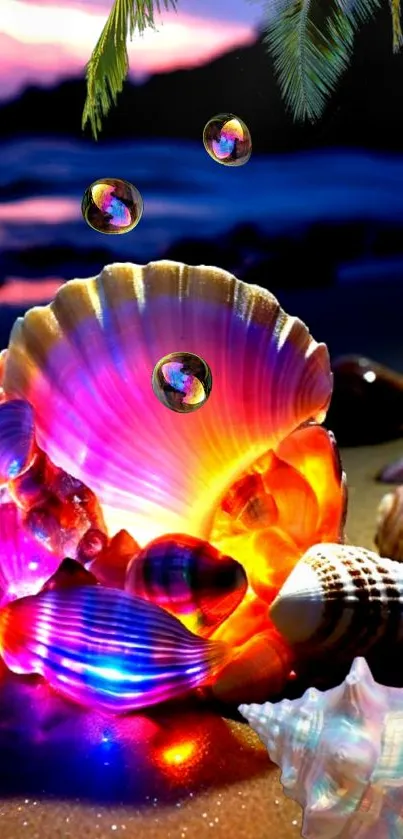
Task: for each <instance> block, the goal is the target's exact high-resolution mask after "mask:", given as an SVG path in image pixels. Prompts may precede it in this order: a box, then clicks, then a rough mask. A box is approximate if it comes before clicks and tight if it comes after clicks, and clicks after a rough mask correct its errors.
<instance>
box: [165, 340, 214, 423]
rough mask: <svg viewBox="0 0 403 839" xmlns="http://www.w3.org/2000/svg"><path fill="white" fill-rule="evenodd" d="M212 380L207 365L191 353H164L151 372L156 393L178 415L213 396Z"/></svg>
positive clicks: (192, 409) (193, 408)
mask: <svg viewBox="0 0 403 839" xmlns="http://www.w3.org/2000/svg"><path fill="white" fill-rule="evenodd" d="M212 383H213V382H212V376H211V370H210V368H209V366H208V364H207V363H206V362H205V361H203V359H202V358H200V357H199V356H198V355H195V354H194V353H190V352H173V353H170V354H169V355H165V356H164V357H163V358H161V359H160V360H159V361H158V363H157V364H156V365H155V367H154V371H153V375H152V387H153V391H154V393H155V395H156V396H157V397H158V399H159V401H160V402H162V404H163V405H165V406H166V407H167V408H170V409H171V411H177V413H178V414H189V413H190V412H191V411H197V409H198V408H201V407H202V405H204V403H205V402H206V401H207V399H208V398H209V396H210V393H211V388H212Z"/></svg>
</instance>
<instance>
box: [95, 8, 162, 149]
mask: <svg viewBox="0 0 403 839" xmlns="http://www.w3.org/2000/svg"><path fill="white" fill-rule="evenodd" d="M162 6H164V7H165V8H166V9H167V8H168V7H169V6H172V7H173V8H175V7H176V0H115V2H114V4H113V7H112V11H111V13H110V15H109V17H108V20H107V21H106V24H105V26H104V28H103V30H102V32H101V36H100V38H99V41H98V43H97V45H96V47H95V49H94V51H93V53H92V55H91V58H90V60H89V62H88V65H87V75H86V78H87V98H86V101H85V105H84V111H83V118H82V126H83V128H84V126H85V125H86V123H87V122H90V124H91V129H92V133H93V136H94V137H95V139H96V138H97V136H98V132H99V131H101V128H102V118H103V117H104V116H106V114H107V113H108V111H109V109H110V107H111V105H112V103H113V104H114V105H115V104H116V99H117V95H118V93H120V91H121V90H122V87H123V82H124V80H125V78H126V76H127V72H128V69H129V59H128V55H127V39H128V37H130V38H132V37H133V34H134V32H135V31H136V30H138V32H139V33H140V34H141V33H142V32H144V30H145V29H146V28H147V27H151V28H154V14H155V12H156V11H157V12H160V11H161V7H162Z"/></svg>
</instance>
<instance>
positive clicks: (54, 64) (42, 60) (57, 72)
mask: <svg viewBox="0 0 403 839" xmlns="http://www.w3.org/2000/svg"><path fill="white" fill-rule="evenodd" d="M83 71H84V63H83V62H81V61H79V60H78V59H77V57H74V56H73V57H72V56H71V54H70V52H69V50H68V49H67V48H66V47H63V46H61V45H60V44H59V45H57V46H56V45H53V44H30V45H29V48H27V46H26V45H25V46H23V45H21V44H20V43H19V41H17V40H15V39H14V38H11V37H10V36H9V35H4V34H2V33H0V98H2V99H5V98H8V97H11V96H15V95H16V94H17V93H18V92H19V91H20V90H21V89H22V88H24V87H26V86H27V85H31V84H44V85H52V84H56V83H57V82H58V81H61V80H62V79H63V78H66V76H67V75H76V74H77V73H80V72H83Z"/></svg>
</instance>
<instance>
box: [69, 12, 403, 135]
mask: <svg viewBox="0 0 403 839" xmlns="http://www.w3.org/2000/svg"><path fill="white" fill-rule="evenodd" d="M382 2H389V5H390V8H391V13H392V22H393V49H394V50H395V51H397V50H398V49H399V48H400V46H401V45H402V43H403V34H402V28H401V2H402V0H265V5H266V8H267V19H268V23H267V26H266V42H267V45H268V48H269V50H270V52H271V54H272V56H273V59H274V65H275V69H276V72H277V75H278V78H279V82H280V87H281V90H282V94H283V97H284V100H285V102H286V104H287V105H288V106H289V108H290V109H291V111H292V113H293V114H294V117H295V118H296V119H309V120H312V121H314V120H316V119H318V118H319V117H320V116H321V115H322V113H323V111H324V108H325V106H326V103H327V101H328V98H329V96H330V95H331V93H332V92H333V91H334V89H335V87H336V85H337V82H338V81H339V79H340V77H341V75H342V74H343V72H344V70H345V69H346V68H347V66H348V64H349V61H350V58H351V54H352V51H353V47H354V36H355V33H356V31H357V29H358V27H359V26H360V24H362V23H364V22H365V21H366V20H368V19H369V18H370V17H372V16H373V15H374V14H375V12H376V11H377V9H378V8H379V7H380V5H381V3H382ZM176 5H177V0H115V2H114V4H113V7H112V11H111V13H110V15H109V18H108V20H107V22H106V24H105V26H104V29H103V30H102V33H101V36H100V38H99V41H98V43H97V45H96V47H95V49H94V51H93V53H92V56H91V58H90V61H89V63H88V65H87V76H86V78H87V98H86V102H85V105H84V112H83V120H82V124H83V127H84V126H85V125H86V123H87V122H90V124H91V128H92V133H93V136H94V137H95V138H97V135H98V133H99V132H100V131H101V128H102V119H103V117H104V116H106V114H107V113H108V111H109V109H110V107H111V105H112V103H113V104H116V99H117V95H118V93H120V91H121V90H122V87H123V82H124V80H125V78H126V76H127V72H128V69H129V60H128V55H127V40H128V38H129V37H130V38H131V37H133V34H134V33H135V31H136V30H137V31H138V32H139V33H140V34H141V33H142V32H144V30H145V29H146V28H147V27H152V28H153V27H154V15H155V12H160V10H161V8H162V7H164V8H165V9H168V8H170V7H171V8H174V9H175V8H176Z"/></svg>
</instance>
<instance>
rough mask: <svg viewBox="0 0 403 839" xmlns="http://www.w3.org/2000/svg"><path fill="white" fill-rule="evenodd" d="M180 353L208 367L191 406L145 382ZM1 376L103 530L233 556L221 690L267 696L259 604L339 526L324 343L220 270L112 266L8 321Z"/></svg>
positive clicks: (278, 650)
mask: <svg viewBox="0 0 403 839" xmlns="http://www.w3.org/2000/svg"><path fill="white" fill-rule="evenodd" d="M177 352H180V353H189V354H190V353H191V354H194V355H195V356H198V357H199V359H202V360H203V362H205V364H206V365H207V366H208V369H209V370H210V371H211V376H212V390H211V392H210V394H209V397H208V399H207V400H206V401H205V403H204V404H203V405H202V406H201V407H199V408H198V410H195V411H192V412H191V413H185V414H184V413H177V412H176V411H174V410H169V409H167V407H166V406H165V405H163V404H161V401H160V400H159V399H157V397H156V395H155V393H154V391H153V387H152V377H153V371H154V369H155V366H156V365H157V364H158V362H159V361H160V360H161V359H162V358H164V357H165V356H169V355H170V354H172V353H177ZM3 387H4V394H5V398H6V399H10V398H13V399H15V398H19V399H25V400H27V401H28V402H29V403H30V405H31V406H32V407H33V411H34V420H35V433H36V440H37V444H38V446H39V447H40V449H41V450H43V451H44V452H45V454H46V456H47V457H48V458H50V460H51V461H52V462H53V463H54V464H55V465H56V466H57V467H59V468H61V469H63V470H65V472H66V473H68V474H69V475H71V476H73V478H75V479H77V480H79V481H81V482H82V483H83V485H84V486H85V487H88V490H89V491H91V492H92V493H94V494H95V495H96V497H97V500H98V502H99V503H100V505H101V509H102V516H103V520H104V522H105V527H106V530H107V533H108V536H109V537H115V536H116V534H117V532H118V531H120V532H123V533H127V534H129V535H130V537H131V538H133V539H134V540H136V543H138V545H139V546H140V547H144V546H145V545H146V544H148V543H149V542H150V541H151V540H153V539H155V538H157V537H161V536H164V535H166V534H169V533H183V534H187V535H188V536H189V537H194V538H197V539H202V540H206V541H208V542H209V543H210V544H211V545H212V546H213V547H214V548H216V549H217V550H219V551H220V552H221V553H222V554H225V555H227V556H230V557H232V558H233V559H234V560H236V561H238V562H240V563H241V564H242V565H243V567H244V569H245V571H246V574H247V578H248V591H247V593H246V594H245V597H244V598H243V600H242V602H241V603H240V605H239V606H238V607H237V608H236V609H235V611H234V612H233V613H232V614H231V616H230V617H229V618H228V619H227V620H225V621H224V622H223V624H222V625H221V626H220V627H219V629H218V631H217V637H219V638H220V639H221V640H224V641H227V642H229V643H231V645H232V647H233V651H234V656H233V658H232V660H231V661H230V662H229V664H228V670H226V669H225V668H224V671H223V679H224V681H225V686H226V687H225V689H224V690H223V691H221V692H220V696H221V697H222V698H225V696H226V695H231V697H232V698H236V699H238V701H239V699H240V698H250V699H253V698H257V699H259V698H260V697H262V696H268V695H270V692H271V677H272V675H273V670H274V671H275V679H274V681H275V685H276V688H277V687H280V688H281V685H282V684H284V682H285V680H286V679H287V675H288V673H289V668H290V661H291V658H292V656H291V655H290V651H289V649H287V645H286V643H285V642H284V640H282V639H281V638H280V636H279V634H278V633H277V632H276V630H275V629H274V627H273V625H272V624H271V622H270V620H269V618H268V614H267V604H269V603H270V602H271V601H272V600H273V598H274V597H275V595H276V593H277V592H278V590H279V588H280V586H281V585H282V583H283V582H284V579H285V577H286V576H287V574H288V573H289V571H290V570H291V568H292V567H293V566H294V564H295V562H296V561H297V560H298V559H299V557H300V556H301V555H302V554H303V552H304V551H305V550H306V549H307V547H308V546H309V545H311V544H312V543H314V542H320V541H332V542H334V541H337V540H338V539H339V538H342V530H343V523H344V512H345V487H344V476H343V473H342V470H341V467H340V462H339V459H338V455H337V447H336V445H335V443H334V439H333V437H332V435H331V434H330V433H329V432H327V431H326V430H325V429H324V428H322V427H321V426H320V425H318V424H317V423H321V422H322V421H323V419H324V417H325V413H326V409H327V406H328V404H329V400H330V396H331V388H332V375H331V371H330V363H329V357H328V352H327V349H326V347H325V345H324V344H318V343H316V342H315V341H314V340H313V338H312V337H311V335H310V333H309V331H308V329H307V327H306V326H305V325H304V324H303V323H302V322H301V321H300V320H298V319H297V318H294V317H290V316H289V315H287V314H286V313H285V312H284V311H283V310H282V309H281V307H280V305H279V303H278V301H277V300H276V298H275V297H273V295H272V294H270V293H269V292H268V291H266V290H264V289H261V288H259V287H258V286H250V285H246V284H245V283H243V282H241V281H239V280H237V279H236V278H235V277H233V276H232V275H231V274H229V273H227V272H226V271H222V270H220V269H218V268H210V267H205V266H199V267H189V266H186V265H182V264H180V263H175V262H168V261H163V262H156V263H150V264H149V265H146V266H139V265H132V264H129V263H128V264H115V265H111V266H108V267H106V268H105V269H104V270H103V271H102V272H101V273H100V275H99V276H98V277H93V278H91V279H88V280H83V279H80V280H78V279H77V280H72V281H70V282H68V283H66V284H65V285H64V286H62V287H61V288H60V290H59V291H58V293H57V294H56V297H55V299H54V301H53V302H52V303H51V304H50V305H49V306H45V307H36V308H34V309H31V310H30V311H29V312H27V314H26V315H25V316H24V318H22V319H19V320H17V322H16V324H15V326H14V328H13V330H12V333H11V337H10V344H9V348H8V351H7V354H6V357H5V361H4V381H3ZM92 527H93V528H94V527H95V528H97V527H99V525H97V523H96V522H95V523H92ZM102 529H103V528H102V527H101V530H102ZM80 539H81V534H80ZM112 541H113V540H112ZM110 544H111V545H112V543H110ZM108 551H109V558H110V555H111V551H110V547H108ZM71 556H73V554H71ZM104 560H105V566H104V567H105V573H106V577H109V576H110V575H109V571H108V570H107V569H108V566H109V569H110V563H109V559H108V560H107V561H106V559H105V557H104ZM97 561H98V560H97ZM94 564H95V561H94ZM101 565H102V552H101V554H100V567H101ZM90 570H91V571H93V572H94V573H96V572H95V569H94V568H93V567H92V565H91V568H90ZM119 579H121V569H120V570H119ZM212 637H214V638H215V637H216V633H214V636H212ZM271 651H273V656H271ZM251 657H253V666H251ZM220 678H221V676H220ZM252 683H254V684H255V685H257V684H258V685H259V688H258V689H256V692H255V693H254V692H253V684H252ZM222 684H223V683H221V687H222ZM247 686H249V688H250V692H249V693H248V692H246V693H245V690H246V689H247ZM216 687H217V691H220V685H219V684H218V683H217V685H215V686H214V689H215V688H216ZM249 688H248V689H249ZM235 689H236V690H238V691H239V692H240V696H238V694H236V692H235V693H234V690H235ZM262 691H264V693H262Z"/></svg>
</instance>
